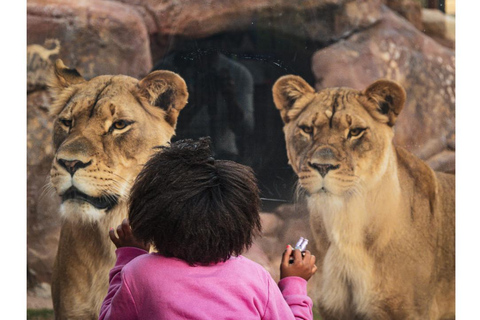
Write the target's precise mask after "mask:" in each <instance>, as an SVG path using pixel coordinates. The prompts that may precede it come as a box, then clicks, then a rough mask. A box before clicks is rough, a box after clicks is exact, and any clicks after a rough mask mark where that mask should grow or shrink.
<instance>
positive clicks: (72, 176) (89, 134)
mask: <svg viewBox="0 0 480 320" xmlns="http://www.w3.org/2000/svg"><path fill="white" fill-rule="evenodd" d="M51 82H52V83H51V87H52V90H53V93H54V97H55V101H54V103H53V104H52V106H51V110H50V112H51V114H52V115H53V116H55V117H56V120H55V124H54V138H53V140H54V147H55V149H56V153H55V158H54V160H53V164H52V169H51V172H50V182H51V184H52V185H53V186H54V187H55V190H56V191H57V193H58V195H59V196H60V197H61V199H62V205H61V213H62V216H63V221H62V228H61V234H60V242H59V246H58V252H57V257H56V260H55V265H54V269H53V279H52V298H53V305H54V309H55V317H56V319H83V320H84V319H97V318H98V311H99V309H100V306H101V304H102V301H103V298H104V297H105V295H106V293H107V288H108V273H109V271H110V269H111V268H112V267H113V265H114V262H115V247H114V246H113V244H112V243H111V241H110V239H109V237H108V231H109V228H110V227H115V226H117V225H119V224H120V223H121V221H122V219H124V218H125V217H126V216H127V205H126V201H127V197H128V194H129V190H130V187H131V185H132V183H133V181H134V179H135V177H136V176H137V174H138V173H139V172H140V170H141V169H142V166H143V165H144V163H145V162H146V161H147V159H148V158H149V157H150V155H151V154H152V153H153V151H154V147H156V146H159V145H163V144H165V143H167V142H168V141H169V140H170V138H171V137H172V135H173V134H174V130H175V125H176V122H177V117H178V114H179V112H180V110H182V108H183V107H184V106H185V104H186V103H187V98H188V93H187V87H186V84H185V82H184V81H183V79H182V78H181V77H180V76H178V75H177V74H175V73H173V72H169V71H155V72H152V73H150V74H149V75H147V76H146V77H145V78H143V79H142V80H140V81H138V80H137V79H134V78H131V77H128V76H122V75H116V76H110V75H109V76H98V77H95V78H93V79H91V80H89V81H86V80H84V79H83V78H82V76H81V75H80V74H79V73H78V72H77V71H76V70H75V69H69V68H67V67H66V66H65V65H64V64H63V62H62V61H61V60H57V62H56V65H55V68H54V76H53V77H52V81H51Z"/></svg>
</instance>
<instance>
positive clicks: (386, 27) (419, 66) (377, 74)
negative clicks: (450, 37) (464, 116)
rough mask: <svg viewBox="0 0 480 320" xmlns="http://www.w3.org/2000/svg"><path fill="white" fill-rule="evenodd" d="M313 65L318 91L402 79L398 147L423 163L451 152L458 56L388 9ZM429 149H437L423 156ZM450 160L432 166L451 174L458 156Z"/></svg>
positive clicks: (323, 52) (318, 56)
mask: <svg viewBox="0 0 480 320" xmlns="http://www.w3.org/2000/svg"><path fill="white" fill-rule="evenodd" d="M312 61H313V62H312V64H313V71H314V74H315V77H316V79H317V83H316V87H317V89H322V88H325V87H337V86H344V87H352V88H355V89H364V88H366V87H367V86H368V85H369V84H370V83H372V82H374V81H375V80H377V79H380V78H387V79H391V80H395V81H398V82H399V83H400V84H402V85H403V87H404V88H405V90H406V92H407V102H406V105H405V107H404V109H403V111H402V113H401V114H400V116H399V118H398V120H397V123H396V125H395V127H396V129H395V139H394V141H395V143H396V144H397V145H400V146H403V147H405V148H407V149H408V150H410V151H412V152H413V153H415V154H417V155H418V156H420V157H421V158H422V159H424V160H427V159H428V158H430V157H432V156H434V155H435V154H439V153H441V152H442V151H444V150H446V149H448V148H449V147H448V146H447V145H446V141H448V140H449V139H450V137H452V135H454V132H455V53H454V51H452V50H450V49H448V48H445V47H444V46H442V45H439V44H438V43H437V42H435V41H434V40H432V39H431V38H429V37H428V36H426V35H424V34H423V33H422V32H420V31H418V30H417V29H415V28H414V27H413V26H412V25H411V24H409V23H408V22H406V21H405V20H404V19H401V18H400V17H398V16H397V15H395V14H393V13H392V12H391V11H390V10H389V9H385V13H384V17H383V19H382V22H381V23H379V24H377V25H375V26H373V27H372V28H369V29H366V30H364V31H363V32H359V33H356V34H354V35H353V36H351V37H350V38H348V39H347V40H343V41H340V42H338V43H336V44H333V45H331V46H329V47H327V48H326V49H324V50H320V51H318V52H317V53H316V54H315V55H314V57H313V60H312ZM439 141H440V142H439ZM442 141H445V143H443V142H442ZM442 143H443V144H442ZM435 145H436V146H437V147H435ZM439 145H440V147H438V146H439ZM425 147H428V148H429V149H432V148H433V149H435V148H436V149H435V150H434V151H433V152H432V151H429V152H427V153H428V154H427V155H423V154H422V149H423V148H425ZM448 159H449V161H450V162H442V161H435V162H434V161H432V162H431V165H432V166H433V167H434V169H435V170H440V171H448V172H451V168H453V167H454V162H453V163H452V161H454V158H452V157H450V158H448Z"/></svg>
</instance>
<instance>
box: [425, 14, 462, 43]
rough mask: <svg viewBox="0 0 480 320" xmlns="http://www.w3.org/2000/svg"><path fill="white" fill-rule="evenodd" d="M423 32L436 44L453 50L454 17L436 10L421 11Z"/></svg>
mask: <svg viewBox="0 0 480 320" xmlns="http://www.w3.org/2000/svg"><path fill="white" fill-rule="evenodd" d="M422 24H423V32H425V34H427V35H428V36H430V37H432V38H433V39H435V41H437V42H438V43H440V44H442V45H444V46H446V47H448V48H451V49H455V17H453V16H448V15H446V14H444V13H443V12H441V11H440V10H437V9H422Z"/></svg>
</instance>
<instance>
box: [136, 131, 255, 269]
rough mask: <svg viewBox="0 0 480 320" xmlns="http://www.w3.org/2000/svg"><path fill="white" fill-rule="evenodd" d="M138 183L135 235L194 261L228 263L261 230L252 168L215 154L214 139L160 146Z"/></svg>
mask: <svg viewBox="0 0 480 320" xmlns="http://www.w3.org/2000/svg"><path fill="white" fill-rule="evenodd" d="M159 148H160V150H159V151H158V152H157V153H155V154H154V155H153V156H152V158H151V159H150V160H149V161H148V162H147V163H146V165H145V167H144V168H143V170H142V171H141V173H140V174H139V175H138V177H137V179H136V180H135V183H134V185H133V187H132V190H131V194H130V200H129V213H128V218H129V220H130V225H131V227H132V232H133V234H134V236H135V237H137V238H138V239H139V240H143V241H145V242H150V243H153V244H154V245H155V247H156V250H157V251H158V252H159V253H160V254H162V255H164V256H167V257H175V258H179V259H182V260H184V261H186V262H187V263H188V264H189V265H207V264H211V263H218V262H221V261H226V260H227V259H229V258H230V257H231V256H232V255H233V256H238V255H240V254H241V253H242V252H243V250H245V249H248V248H249V247H250V246H251V245H252V242H253V238H254V237H255V236H256V235H257V234H260V232H261V223H260V216H259V212H258V211H259V207H260V198H259V190H258V186H257V180H256V178H255V175H254V173H253V170H252V169H251V168H250V167H247V166H244V165H241V164H239V163H236V162H233V161H227V160H215V159H214V158H213V157H212V151H211V147H210V139H209V138H200V139H199V140H196V141H194V140H191V139H185V140H180V141H177V142H175V143H171V144H170V145H169V146H165V147H159Z"/></svg>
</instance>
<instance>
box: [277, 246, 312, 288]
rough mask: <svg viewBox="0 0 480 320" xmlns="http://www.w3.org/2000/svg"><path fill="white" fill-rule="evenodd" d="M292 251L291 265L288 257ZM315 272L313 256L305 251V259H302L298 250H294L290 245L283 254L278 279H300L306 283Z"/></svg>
mask: <svg viewBox="0 0 480 320" xmlns="http://www.w3.org/2000/svg"><path fill="white" fill-rule="evenodd" d="M292 251H293V263H292V264H290V263H289V260H290V255H291V254H292ZM315 272H317V266H316V265H315V256H314V255H312V254H311V253H310V251H308V250H307V251H305V257H303V258H302V252H301V251H300V250H298V249H297V250H294V249H293V248H292V247H291V246H290V245H289V246H287V250H285V252H284V253H283V256H282V264H281V265H280V279H283V278H286V277H293V276H296V277H300V278H303V279H305V280H307V281H308V279H310V277H311V276H312V275H313V274H314V273H315Z"/></svg>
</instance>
